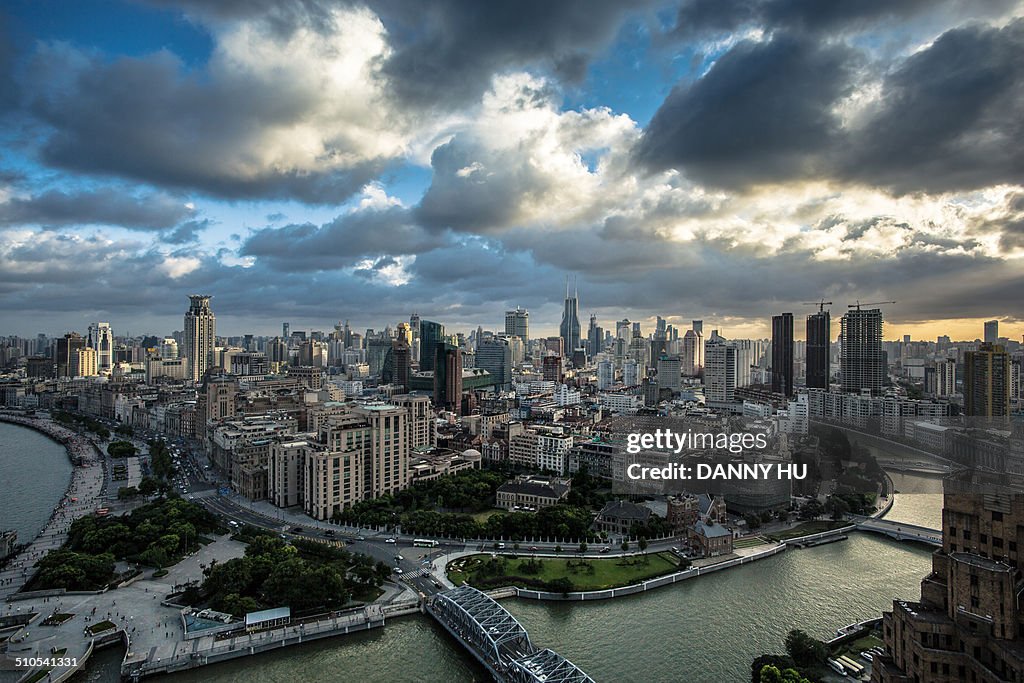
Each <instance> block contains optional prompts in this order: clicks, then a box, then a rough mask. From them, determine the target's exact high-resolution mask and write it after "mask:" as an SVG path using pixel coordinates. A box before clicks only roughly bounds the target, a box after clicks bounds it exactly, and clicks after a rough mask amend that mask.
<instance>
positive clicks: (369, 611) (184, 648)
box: [121, 603, 419, 680]
mask: <svg viewBox="0 0 1024 683" xmlns="http://www.w3.org/2000/svg"><path fill="white" fill-rule="evenodd" d="M415 612H419V605H418V603H410V604H408V605H404V604H403V605H389V606H387V607H382V606H380V605H367V606H366V607H363V608H360V609H358V610H353V611H349V612H346V613H343V614H339V615H337V616H334V617H329V618H326V619H320V620H317V621H310V622H302V623H296V624H289V625H287V626H284V627H281V628H275V629H269V630H266V631H258V632H255V633H247V632H245V631H244V630H243V631H239V632H238V633H237V635H228V634H219V635H218V636H214V635H210V636H204V637H202V638H198V639H194V640H186V641H177V642H173V643H168V644H166V645H160V646H157V647H154V648H152V649H151V650H150V651H149V652H145V653H134V652H131V651H130V648H129V652H128V654H127V655H126V656H125V660H124V663H123V664H122V667H121V677H122V678H123V679H127V680H138V679H140V678H143V677H145V676H152V675H155V674H160V673H170V672H173V671H184V670H186V669H194V668H197V667H200V666H204V665H206V664H214V663H216V662H223V661H228V660H231V659H237V658H239V657H247V656H250V655H255V654H259V653H261V652H267V651H269V650H277V649H280V648H282V647H288V646H289V645H298V644H299V643H305V642H309V641H313V640H321V639H323V638H331V637H334V636H340V635H346V634H348V633H354V632H356V631H367V630H370V629H374V628H380V627H382V626H384V622H385V618H386V617H388V616H390V617H394V616H401V615H402V614H411V613H415Z"/></svg>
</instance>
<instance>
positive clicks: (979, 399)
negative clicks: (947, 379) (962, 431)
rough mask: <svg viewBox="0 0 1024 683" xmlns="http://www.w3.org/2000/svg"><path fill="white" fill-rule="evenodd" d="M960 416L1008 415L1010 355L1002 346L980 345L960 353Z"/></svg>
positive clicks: (1001, 416)
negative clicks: (962, 402) (961, 385)
mask: <svg viewBox="0 0 1024 683" xmlns="http://www.w3.org/2000/svg"><path fill="white" fill-rule="evenodd" d="M987 326H988V323H986V327H987ZM964 414H965V415H967V416H968V417H986V418H994V417H998V418H1004V417H1007V416H1008V415H1009V414H1010V356H1009V354H1007V353H1006V350H1005V349H1004V348H1003V347H1002V346H1000V345H998V344H989V343H984V344H982V345H981V348H980V349H979V350H977V351H968V352H967V353H965V354H964Z"/></svg>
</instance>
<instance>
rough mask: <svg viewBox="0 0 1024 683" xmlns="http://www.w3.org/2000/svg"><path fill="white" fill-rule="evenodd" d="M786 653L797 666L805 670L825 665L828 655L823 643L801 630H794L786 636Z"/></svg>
mask: <svg viewBox="0 0 1024 683" xmlns="http://www.w3.org/2000/svg"><path fill="white" fill-rule="evenodd" d="M786 652H787V653H789V656H790V657H792V659H793V662H794V663H795V664H796V665H797V666H799V667H804V668H806V667H815V666H819V665H821V664H823V663H824V662H825V658H826V656H827V655H828V652H827V651H826V649H825V644H824V643H823V642H821V641H820V640H817V639H815V638H812V637H811V636H809V635H807V634H806V633H804V632H803V631H801V630H800V629H793V630H792V631H790V632H789V633H788V634H787V635H786Z"/></svg>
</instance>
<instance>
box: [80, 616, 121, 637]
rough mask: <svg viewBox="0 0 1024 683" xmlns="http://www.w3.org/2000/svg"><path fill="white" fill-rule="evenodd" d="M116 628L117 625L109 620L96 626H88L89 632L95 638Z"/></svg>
mask: <svg viewBox="0 0 1024 683" xmlns="http://www.w3.org/2000/svg"><path fill="white" fill-rule="evenodd" d="M116 628H117V624H115V623H114V622H112V621H109V620H107V619H104V620H103V621H99V622H96V623H95V624H92V625H90V626H88V627H87V630H88V631H89V634H90V635H93V636H94V635H96V634H97V633H103V632H104V631H109V630H111V629H116Z"/></svg>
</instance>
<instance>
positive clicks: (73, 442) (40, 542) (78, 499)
mask: <svg viewBox="0 0 1024 683" xmlns="http://www.w3.org/2000/svg"><path fill="white" fill-rule="evenodd" d="M0 421H3V422H9V423H11V424H18V425H22V426H24V427H28V428H30V429H35V430H36V431H38V432H41V433H43V434H46V435H47V436H49V437H50V438H51V439H53V440H55V441H58V442H60V443H62V444H63V445H64V447H65V448H66V449H67V452H68V457H69V458H71V462H72V463H73V464H74V469H73V470H72V473H71V482H70V483H69V484H68V488H67V490H66V491H65V492H64V497H63V498H61V500H60V502H59V503H58V504H57V506H56V507H54V509H53V512H52V513H51V515H50V518H49V520H47V522H46V526H44V527H43V530H42V531H41V532H39V534H38V535H37V536H36V537H35V538H34V539H33V540H32V541H31V542H30V543H29V545H28V547H26V548H25V549H23V550H22V551H21V552H20V553H18V554H17V555H15V556H14V557H13V558H12V559H11V560H10V562H8V564H7V566H6V567H5V568H4V570H3V571H0V600H4V599H7V598H8V597H9V596H11V595H13V594H14V593H17V592H18V591H20V590H21V589H22V587H24V585H25V584H26V583H28V581H29V580H30V579H31V578H32V577H33V576H34V575H35V573H36V571H37V569H36V566H35V565H36V562H38V561H39V560H40V559H41V558H43V557H44V556H45V555H46V554H47V553H48V552H50V551H51V550H56V549H58V548H60V547H61V546H62V545H64V542H65V541H66V540H67V534H68V531H69V530H70V528H71V523H72V522H73V521H75V520H76V519H78V518H79V517H84V516H86V515H89V514H92V513H93V512H95V510H96V508H97V507H101V504H100V500H101V497H102V495H103V485H104V476H103V459H102V457H101V456H100V454H99V453H98V452H97V450H96V447H95V446H94V445H93V443H92V442H91V441H90V440H89V439H88V438H86V437H84V436H81V435H79V434H77V433H76V432H74V431H72V430H70V429H66V428H65V427H62V426H60V425H58V424H56V423H54V422H52V421H50V420H49V419H46V418H29V417H25V416H22V415H14V414H11V413H0Z"/></svg>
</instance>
